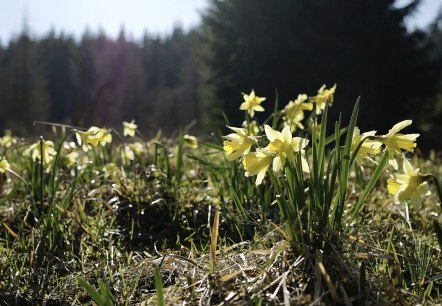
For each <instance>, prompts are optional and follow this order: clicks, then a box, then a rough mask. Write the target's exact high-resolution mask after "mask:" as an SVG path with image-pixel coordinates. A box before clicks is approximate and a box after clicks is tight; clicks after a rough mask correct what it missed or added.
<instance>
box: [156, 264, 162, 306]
mask: <svg viewBox="0 0 442 306" xmlns="http://www.w3.org/2000/svg"><path fill="white" fill-rule="evenodd" d="M155 289H156V290H157V305H158V306H164V290H163V279H162V277H161V271H160V267H159V266H155Z"/></svg>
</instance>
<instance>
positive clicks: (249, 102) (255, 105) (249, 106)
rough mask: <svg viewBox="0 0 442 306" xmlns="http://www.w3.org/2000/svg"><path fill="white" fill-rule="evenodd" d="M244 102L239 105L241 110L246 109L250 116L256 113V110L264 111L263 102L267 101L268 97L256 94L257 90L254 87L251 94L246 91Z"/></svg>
mask: <svg viewBox="0 0 442 306" xmlns="http://www.w3.org/2000/svg"><path fill="white" fill-rule="evenodd" d="M242 95H243V98H244V102H243V103H242V104H241V106H240V107H239V109H240V110H246V111H247V112H248V113H249V115H250V117H253V116H254V115H255V112H263V111H264V108H263V107H262V106H261V102H262V101H265V99H266V98H262V97H258V96H256V95H255V91H254V90H253V89H252V92H251V93H250V95H247V94H245V93H243V94H242Z"/></svg>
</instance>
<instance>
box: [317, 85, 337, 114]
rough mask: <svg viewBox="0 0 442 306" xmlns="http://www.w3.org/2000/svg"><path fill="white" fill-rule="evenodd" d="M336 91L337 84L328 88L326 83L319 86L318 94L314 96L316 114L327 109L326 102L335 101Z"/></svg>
mask: <svg viewBox="0 0 442 306" xmlns="http://www.w3.org/2000/svg"><path fill="white" fill-rule="evenodd" d="M335 91H336V84H335V85H334V86H333V87H332V88H330V89H327V88H326V87H325V84H324V85H322V86H321V88H319V90H318V94H317V95H316V96H314V97H313V102H315V104H316V115H319V114H321V112H322V111H323V110H324V109H325V105H326V103H330V104H332V103H333V101H334V94H335Z"/></svg>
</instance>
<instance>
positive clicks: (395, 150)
mask: <svg viewBox="0 0 442 306" xmlns="http://www.w3.org/2000/svg"><path fill="white" fill-rule="evenodd" d="M411 123H412V121H411V120H404V121H401V122H399V123H397V124H395V125H394V126H393V127H392V128H391V129H390V130H389V131H388V134H386V135H382V136H379V137H376V140H378V141H380V142H382V143H383V144H384V145H385V147H386V148H387V150H388V155H389V157H390V160H389V163H390V164H391V165H392V166H393V167H394V169H395V170H397V169H398V163H397V161H396V159H395V158H396V157H402V156H403V153H402V150H405V151H408V152H413V151H414V148H415V147H416V138H418V137H419V134H406V135H404V134H399V133H398V132H399V131H400V130H402V129H404V128H405V127H407V126H409V125H411Z"/></svg>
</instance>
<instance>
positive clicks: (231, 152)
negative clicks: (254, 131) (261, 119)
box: [223, 126, 258, 160]
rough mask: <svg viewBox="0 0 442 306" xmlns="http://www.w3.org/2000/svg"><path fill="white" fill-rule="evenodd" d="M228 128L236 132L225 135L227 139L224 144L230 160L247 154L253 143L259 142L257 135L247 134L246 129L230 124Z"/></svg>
mask: <svg viewBox="0 0 442 306" xmlns="http://www.w3.org/2000/svg"><path fill="white" fill-rule="evenodd" d="M228 128H229V129H231V130H232V131H234V132H235V133H232V134H229V135H227V136H224V138H225V139H227V140H225V141H224V143H223V145H224V151H226V154H227V159H228V160H234V159H237V158H239V157H241V155H244V154H247V153H248V152H249V151H250V148H251V147H252V145H253V144H255V143H257V142H258V141H257V139H256V138H255V137H253V136H248V135H247V132H246V129H241V128H236V127H231V126H228Z"/></svg>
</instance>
